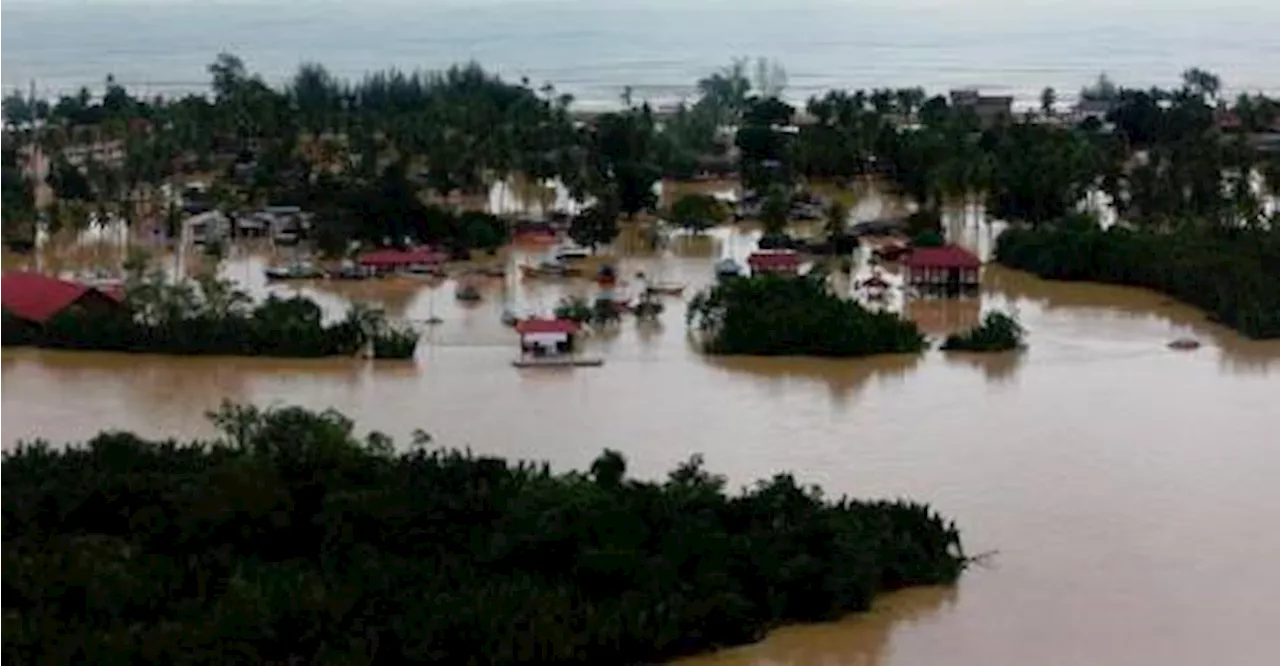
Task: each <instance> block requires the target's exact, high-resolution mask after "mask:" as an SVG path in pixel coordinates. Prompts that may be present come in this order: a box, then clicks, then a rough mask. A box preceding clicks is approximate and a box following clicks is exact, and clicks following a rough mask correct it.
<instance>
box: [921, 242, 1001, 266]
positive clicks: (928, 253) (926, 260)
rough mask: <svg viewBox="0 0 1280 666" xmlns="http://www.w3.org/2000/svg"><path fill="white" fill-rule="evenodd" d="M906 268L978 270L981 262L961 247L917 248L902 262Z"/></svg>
mask: <svg viewBox="0 0 1280 666" xmlns="http://www.w3.org/2000/svg"><path fill="white" fill-rule="evenodd" d="M902 263H903V264H904V265H905V266H906V267H907V268H978V267H979V266H981V265H982V260H980V259H978V258H977V257H976V256H974V254H973V253H972V252H970V251H968V250H966V249H964V248H962V247H957V246H955V245H943V246H942V247H918V248H915V249H914V250H912V251H911V254H909V255H907V258H906V259H904V260H903V262H902Z"/></svg>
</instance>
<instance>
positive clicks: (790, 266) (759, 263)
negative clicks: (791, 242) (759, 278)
mask: <svg viewBox="0 0 1280 666" xmlns="http://www.w3.org/2000/svg"><path fill="white" fill-rule="evenodd" d="M747 266H750V267H751V272H752V273H753V274H756V275H759V274H763V273H776V274H780V275H795V274H796V273H798V272H800V255H799V254H797V253H796V252H795V251H793V250H760V251H759V252H752V253H751V256H749V257H747Z"/></svg>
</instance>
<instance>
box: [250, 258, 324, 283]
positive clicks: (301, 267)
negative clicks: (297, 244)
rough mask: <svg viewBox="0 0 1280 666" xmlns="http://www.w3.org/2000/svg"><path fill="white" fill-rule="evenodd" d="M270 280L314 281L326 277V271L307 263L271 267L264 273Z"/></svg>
mask: <svg viewBox="0 0 1280 666" xmlns="http://www.w3.org/2000/svg"><path fill="white" fill-rule="evenodd" d="M262 272H263V273H264V274H265V275H266V277H267V279H268V280H313V279H315V278H320V277H324V271H322V270H320V269H319V268H317V267H316V266H315V265H314V264H312V263H311V262H307V261H299V262H295V263H292V264H287V265H284V266H271V267H268V268H266V269H264V270H263V271H262Z"/></svg>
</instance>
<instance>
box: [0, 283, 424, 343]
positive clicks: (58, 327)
mask: <svg viewBox="0 0 1280 666" xmlns="http://www.w3.org/2000/svg"><path fill="white" fill-rule="evenodd" d="M417 343H418V334H417V332H416V331H414V330H412V329H409V328H406V327H400V326H396V325H393V324H391V323H390V322H388V321H386V319H385V317H383V316H382V314H381V313H379V312H377V311H374V310H370V309H367V308H363V307H359V306H357V307H353V308H352V309H351V310H350V311H348V313H347V315H346V317H344V318H342V319H341V320H339V321H336V322H333V323H326V322H325V321H324V316H323V312H322V311H321V308H320V306H319V305H318V304H316V302H315V301H313V300H311V299H309V298H306V297H304V296H291V297H288V298H281V297H278V296H274V295H272V296H268V297H267V298H266V299H265V300H263V301H261V302H258V303H254V302H253V299H252V298H251V297H250V296H249V295H248V294H247V293H246V292H244V291H241V290H238V289H236V288H234V287H233V286H232V283H230V282H229V281H225V280H219V279H216V278H212V277H201V278H197V279H196V280H194V281H190V282H182V283H178V284H167V283H165V282H164V281H163V280H162V279H160V278H159V277H156V276H153V277H150V278H147V279H142V280H131V281H130V283H129V284H128V285H127V286H126V288H125V290H124V295H123V297H122V300H121V307H113V308H106V309H102V308H93V309H87V308H67V309H66V310H64V311H62V312H60V313H58V314H56V315H54V316H53V317H51V318H50V319H49V320H48V321H45V322H44V323H43V324H42V325H32V324H31V323H30V322H26V321H22V320H18V319H17V318H16V317H13V316H12V315H11V313H9V312H8V311H6V312H5V321H4V344H5V345H6V346H36V347H46V348H51V349H77V350H94V351H111V352H132V353H146V354H175V355H225V356H272V357H296V358H302V357H313V358H314V357H324V356H352V355H355V354H358V353H361V352H371V353H372V354H373V355H374V356H375V357H378V358H399V359H405V358H412V357H413V353H414V349H415V348H416V347H417Z"/></svg>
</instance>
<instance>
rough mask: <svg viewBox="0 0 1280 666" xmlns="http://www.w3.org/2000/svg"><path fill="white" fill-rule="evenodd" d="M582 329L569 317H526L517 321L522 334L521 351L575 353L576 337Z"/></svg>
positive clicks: (522, 353) (517, 326) (545, 354)
mask: <svg viewBox="0 0 1280 666" xmlns="http://www.w3.org/2000/svg"><path fill="white" fill-rule="evenodd" d="M581 330H582V326H581V325H580V324H578V322H576V321H570V320H568V319H524V320H521V321H518V322H516V333H519V334H520V353H521V355H522V356H523V355H524V354H532V355H534V356H539V357H541V356H555V355H562V354H571V353H573V343H574V337H575V336H577V334H578V332H579V331H581Z"/></svg>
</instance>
